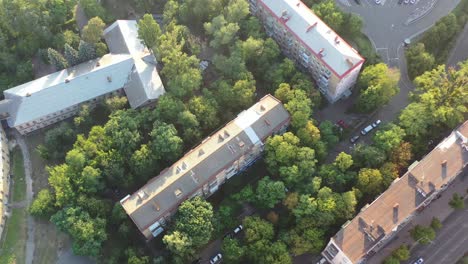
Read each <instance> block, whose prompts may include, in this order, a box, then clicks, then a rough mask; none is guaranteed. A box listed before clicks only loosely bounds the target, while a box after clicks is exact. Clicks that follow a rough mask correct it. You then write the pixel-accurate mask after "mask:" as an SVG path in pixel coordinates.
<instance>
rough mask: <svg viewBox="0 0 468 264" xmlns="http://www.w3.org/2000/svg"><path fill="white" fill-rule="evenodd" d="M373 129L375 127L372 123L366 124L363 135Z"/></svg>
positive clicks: (362, 131)
mask: <svg viewBox="0 0 468 264" xmlns="http://www.w3.org/2000/svg"><path fill="white" fill-rule="evenodd" d="M372 129H374V127H373V126H372V125H368V126H366V127H365V128H364V129H363V130H361V135H363V136H364V135H366V134H367V133H369V132H371V130H372Z"/></svg>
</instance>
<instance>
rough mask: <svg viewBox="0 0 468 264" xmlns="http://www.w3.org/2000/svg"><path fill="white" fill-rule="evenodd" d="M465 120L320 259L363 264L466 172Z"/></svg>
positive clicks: (467, 136) (336, 263)
mask: <svg viewBox="0 0 468 264" xmlns="http://www.w3.org/2000/svg"><path fill="white" fill-rule="evenodd" d="M467 164H468V121H465V123H463V124H462V125H461V126H460V127H458V128H457V129H455V130H454V131H453V132H452V133H451V134H450V135H449V136H448V137H447V138H445V139H444V140H443V141H442V142H441V143H439V145H437V147H435V148H434V149H433V150H432V151H431V152H430V153H429V154H427V155H426V156H425V157H424V158H423V159H422V160H421V161H419V162H415V163H413V164H412V165H411V166H410V167H409V168H408V172H406V173H405V174H404V175H403V176H402V177H401V178H397V179H396V180H395V181H394V182H393V183H392V184H391V185H390V187H389V188H388V189H387V190H386V191H385V192H384V193H382V194H381V195H380V196H379V197H377V199H375V200H374V201H373V202H372V203H371V204H369V205H366V206H364V207H363V208H362V209H361V212H360V213H359V214H358V215H357V216H356V217H355V218H354V219H352V220H351V221H348V222H346V223H345V224H344V225H343V226H342V228H341V230H340V231H339V232H338V233H337V234H336V235H335V236H334V237H332V238H331V239H330V242H329V243H328V245H327V246H326V248H325V249H324V250H323V252H322V255H323V257H324V258H325V259H326V260H327V261H328V262H329V263H333V264H354V263H366V260H367V258H368V257H370V256H372V255H373V254H375V253H376V252H377V251H378V250H379V249H381V248H382V247H384V246H385V245H386V244H387V243H388V242H389V241H390V240H391V238H392V237H394V236H395V235H396V234H398V232H399V231H400V230H401V229H402V228H403V227H404V226H406V225H407V224H408V223H410V222H411V219H412V218H413V217H414V216H415V215H417V214H418V212H419V211H420V210H423V209H424V208H425V207H426V206H428V205H429V204H430V203H431V202H432V201H433V200H434V199H435V198H436V197H437V196H438V195H439V194H440V193H441V192H443V191H444V190H445V189H446V188H447V187H448V186H449V185H450V184H451V183H452V182H453V181H454V180H455V179H456V178H457V177H458V176H459V175H461V174H462V173H466V172H467V166H466V165H467Z"/></svg>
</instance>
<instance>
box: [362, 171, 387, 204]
mask: <svg viewBox="0 0 468 264" xmlns="http://www.w3.org/2000/svg"><path fill="white" fill-rule="evenodd" d="M356 187H357V188H358V189H359V190H360V191H361V192H362V193H364V194H365V195H368V196H369V197H373V196H375V195H377V194H379V193H381V192H382V191H383V187H384V185H383V179H382V174H381V173H380V171H379V170H376V169H366V168H363V169H361V170H360V171H359V173H358V178H357V184H356Z"/></svg>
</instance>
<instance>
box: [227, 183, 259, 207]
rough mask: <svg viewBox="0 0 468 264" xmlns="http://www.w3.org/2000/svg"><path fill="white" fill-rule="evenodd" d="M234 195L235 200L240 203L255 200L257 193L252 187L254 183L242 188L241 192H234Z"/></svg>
mask: <svg viewBox="0 0 468 264" xmlns="http://www.w3.org/2000/svg"><path fill="white" fill-rule="evenodd" d="M232 197H233V198H234V200H236V201H237V202H240V203H244V202H247V203H251V202H253V201H255V193H254V190H253V188H252V185H250V184H248V185H247V186H245V187H244V188H242V189H241V190H240V192H238V193H236V194H234V195H233V196H232Z"/></svg>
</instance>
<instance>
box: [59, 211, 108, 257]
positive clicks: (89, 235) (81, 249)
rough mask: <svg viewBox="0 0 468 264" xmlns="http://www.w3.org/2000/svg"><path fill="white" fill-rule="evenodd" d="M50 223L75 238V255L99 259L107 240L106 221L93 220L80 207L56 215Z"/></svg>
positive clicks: (73, 247) (73, 246)
mask: <svg viewBox="0 0 468 264" xmlns="http://www.w3.org/2000/svg"><path fill="white" fill-rule="evenodd" d="M50 221H52V222H53V223H54V224H55V225H57V227H58V228H59V229H60V230H61V231H63V232H67V233H68V234H70V236H71V237H72V238H73V245H72V249H73V253H75V254H77V255H83V256H92V257H97V256H98V255H99V254H100V251H101V247H102V243H103V242H104V241H106V240H107V234H106V230H105V228H106V220H104V219H101V218H94V219H92V218H91V217H90V215H89V214H88V213H87V212H86V211H83V210H82V209H81V208H79V207H76V208H75V207H68V208H65V209H62V210H60V211H58V212H57V213H56V214H54V215H53V216H52V217H51V218H50Z"/></svg>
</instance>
